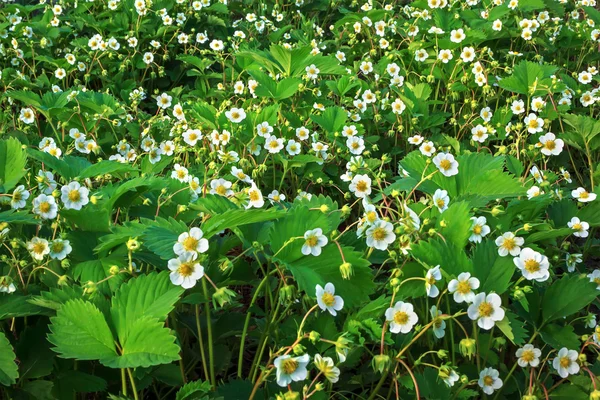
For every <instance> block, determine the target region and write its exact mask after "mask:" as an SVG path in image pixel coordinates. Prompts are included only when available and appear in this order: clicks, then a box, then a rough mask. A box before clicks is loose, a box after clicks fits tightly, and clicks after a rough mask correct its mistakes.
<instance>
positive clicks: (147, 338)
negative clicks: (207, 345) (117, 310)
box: [100, 316, 180, 368]
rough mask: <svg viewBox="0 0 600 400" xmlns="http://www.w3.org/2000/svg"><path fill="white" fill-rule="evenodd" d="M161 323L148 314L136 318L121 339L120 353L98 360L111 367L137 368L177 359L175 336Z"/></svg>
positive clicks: (177, 351)
mask: <svg viewBox="0 0 600 400" xmlns="http://www.w3.org/2000/svg"><path fill="white" fill-rule="evenodd" d="M163 325H164V323H163V322H161V321H159V320H158V319H156V318H152V317H150V316H145V317H142V318H139V319H137V320H136V321H135V322H133V323H132V324H131V326H130V328H129V331H128V334H127V337H126V338H125V340H123V341H121V348H122V352H121V355H120V356H117V355H114V356H112V357H107V358H103V359H101V360H100V362H101V363H102V364H104V365H106V366H107V367H111V368H138V367H151V366H153V365H160V364H168V363H170V362H172V361H177V360H179V351H180V349H179V346H178V345H176V344H175V336H173V334H172V333H171V330H170V329H168V328H165V327H164V326H163Z"/></svg>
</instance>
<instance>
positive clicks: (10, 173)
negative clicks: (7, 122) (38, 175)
mask: <svg viewBox="0 0 600 400" xmlns="http://www.w3.org/2000/svg"><path fill="white" fill-rule="evenodd" d="M26 162H27V153H25V151H24V150H23V149H22V148H21V143H20V142H19V141H18V140H17V139H14V138H10V139H7V140H0V192H2V193H7V192H8V191H9V190H11V189H12V188H14V187H15V186H17V183H18V182H19V180H20V179H21V178H22V177H23V176H24V175H25V172H26V170H25V164H26Z"/></svg>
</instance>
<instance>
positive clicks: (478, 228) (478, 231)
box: [473, 225, 482, 235]
mask: <svg viewBox="0 0 600 400" xmlns="http://www.w3.org/2000/svg"><path fill="white" fill-rule="evenodd" d="M481 230H482V227H481V225H475V226H474V227H473V233H474V234H476V235H479V234H481Z"/></svg>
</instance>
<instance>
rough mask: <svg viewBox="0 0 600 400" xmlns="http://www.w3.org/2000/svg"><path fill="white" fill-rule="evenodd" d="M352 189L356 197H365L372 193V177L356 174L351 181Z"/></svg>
mask: <svg viewBox="0 0 600 400" xmlns="http://www.w3.org/2000/svg"><path fill="white" fill-rule="evenodd" d="M350 191H351V192H352V193H354V195H355V196H356V197H360V198H364V197H366V196H368V195H370V194H371V178H369V177H368V176H367V175H360V174H359V175H355V176H354V178H352V182H351V183H350Z"/></svg>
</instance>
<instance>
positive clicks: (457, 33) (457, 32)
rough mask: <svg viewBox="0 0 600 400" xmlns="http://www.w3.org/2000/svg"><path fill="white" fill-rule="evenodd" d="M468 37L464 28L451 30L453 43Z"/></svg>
mask: <svg viewBox="0 0 600 400" xmlns="http://www.w3.org/2000/svg"><path fill="white" fill-rule="evenodd" d="M466 37H467V35H465V33H464V31H463V30H462V29H454V30H453V31H452V32H450V41H451V42H453V43H460V42H462V41H463V40H465V38H466Z"/></svg>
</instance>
